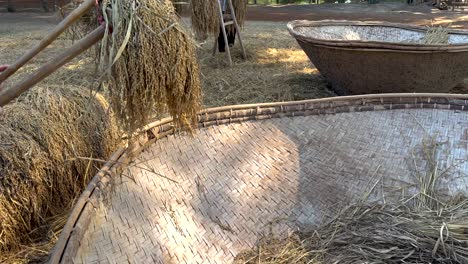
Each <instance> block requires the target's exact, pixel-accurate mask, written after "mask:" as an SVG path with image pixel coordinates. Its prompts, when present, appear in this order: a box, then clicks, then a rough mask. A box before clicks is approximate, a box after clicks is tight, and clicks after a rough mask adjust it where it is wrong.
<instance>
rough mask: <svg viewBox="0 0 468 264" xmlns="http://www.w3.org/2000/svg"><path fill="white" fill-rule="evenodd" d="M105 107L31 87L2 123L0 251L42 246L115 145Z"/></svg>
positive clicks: (79, 95) (75, 92)
mask: <svg viewBox="0 0 468 264" xmlns="http://www.w3.org/2000/svg"><path fill="white" fill-rule="evenodd" d="M111 120H112V119H111V117H110V114H109V112H108V104H107V103H106V101H105V100H104V98H103V97H102V96H100V95H95V96H93V95H91V93H90V91H87V90H85V89H82V88H74V87H70V86H69V87H61V86H60V87H58V86H54V87H48V88H41V87H35V88H34V89H32V90H31V91H30V92H28V93H26V94H25V95H23V96H21V97H20V98H19V99H18V100H17V101H16V102H14V103H11V104H9V105H7V106H5V108H4V113H3V115H2V116H1V117H0V138H1V139H2V141H1V143H0V175H1V176H2V177H1V178H0V251H2V252H8V251H12V250H17V249H21V247H22V245H26V244H30V243H34V242H42V241H44V240H47V239H50V237H49V238H48V237H45V234H47V230H48V229H49V226H47V225H46V224H47V220H48V219H49V218H50V217H54V216H57V215H61V214H63V213H64V211H66V210H67V208H70V206H71V205H72V203H73V200H74V199H75V198H76V197H77V195H78V194H79V193H80V192H81V190H82V189H83V187H84V186H86V184H87V183H88V181H89V179H90V177H92V176H93V175H94V173H95V171H96V169H95V166H96V165H98V166H99V165H100V164H93V163H90V162H89V161H85V160H76V159H75V158H76V157H77V156H84V157H93V158H106V157H108V156H109V154H110V153H111V152H112V151H113V150H114V149H115V147H116V144H117V143H118V142H119V133H118V130H117V128H116V126H115V123H113V122H112V121H111Z"/></svg>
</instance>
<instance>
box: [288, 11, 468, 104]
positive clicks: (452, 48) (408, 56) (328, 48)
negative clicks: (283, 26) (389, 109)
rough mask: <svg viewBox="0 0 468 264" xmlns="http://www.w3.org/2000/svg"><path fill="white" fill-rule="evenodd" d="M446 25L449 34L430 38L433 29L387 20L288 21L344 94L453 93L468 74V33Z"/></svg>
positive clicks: (312, 56) (304, 48)
mask: <svg viewBox="0 0 468 264" xmlns="http://www.w3.org/2000/svg"><path fill="white" fill-rule="evenodd" d="M440 29H441V31H445V36H443V34H439V37H440V39H439V40H438V39H437V38H434V37H432V38H431V39H428V38H427V34H428V33H427V32H428V28H427V27H420V26H410V25H403V24H393V23H387V22H354V21H333V20H325V21H292V22H290V23H289V24H288V30H289V32H290V33H291V35H292V36H293V37H294V38H296V40H297V42H298V43H299V45H300V46H301V47H302V49H303V50H304V51H305V53H306V54H307V56H308V57H309V58H310V60H311V61H312V63H313V64H314V65H315V66H316V67H317V69H318V70H319V71H320V73H321V74H322V75H324V76H325V78H326V79H327V80H328V82H330V83H331V84H332V86H333V88H334V89H335V90H336V92H337V93H338V94H340V95H347V94H370V93H405V92H408V93H412V92H419V93H424V92H426V93H440V92H448V91H449V90H450V89H452V88H454V87H455V86H456V85H457V84H458V83H460V82H461V81H462V80H463V79H464V78H465V77H467V72H468V63H467V61H468V31H467V30H449V29H442V28H440ZM435 31H436V32H437V30H435ZM436 36H437V35H436ZM426 41H429V43H435V44H424V43H427V42H426ZM444 42H445V44H444ZM437 43H440V44H437Z"/></svg>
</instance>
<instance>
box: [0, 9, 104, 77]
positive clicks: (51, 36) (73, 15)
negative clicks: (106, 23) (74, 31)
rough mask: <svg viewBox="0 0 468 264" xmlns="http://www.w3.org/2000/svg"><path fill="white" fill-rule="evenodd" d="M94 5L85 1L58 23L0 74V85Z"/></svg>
mask: <svg viewBox="0 0 468 264" xmlns="http://www.w3.org/2000/svg"><path fill="white" fill-rule="evenodd" d="M95 3H96V1H95V0H86V1H84V2H83V3H82V4H81V5H80V6H79V7H78V8H76V9H75V10H73V12H71V13H70V14H69V15H68V16H67V17H66V18H65V19H64V20H62V22H60V24H58V25H57V27H55V28H54V30H53V31H52V32H50V33H49V34H48V35H47V36H46V37H45V38H44V39H42V40H41V42H39V44H37V45H36V46H35V47H34V48H32V49H31V50H29V51H28V52H27V53H26V54H24V55H23V56H21V57H20V58H19V59H18V60H17V61H16V62H15V63H13V64H11V65H10V66H9V67H8V69H6V70H5V71H4V72H2V73H1V74H0V83H2V82H3V81H5V80H6V79H7V78H8V77H10V76H11V75H13V74H14V73H15V72H16V71H18V70H19V69H20V68H21V67H22V66H23V65H25V64H26V63H27V62H28V61H30V60H31V59H32V58H34V56H36V55H37V54H38V53H39V52H41V51H42V50H44V49H45V48H46V47H47V46H49V45H50V43H52V42H53V41H54V40H55V39H57V38H58V36H60V34H62V33H63V32H64V31H65V30H66V29H67V28H68V27H70V26H71V25H72V24H73V23H74V22H76V21H77V20H78V19H79V18H80V17H82V16H83V15H84V14H85V13H86V12H88V11H89V10H90V9H91V8H92V7H93V6H94V5H95Z"/></svg>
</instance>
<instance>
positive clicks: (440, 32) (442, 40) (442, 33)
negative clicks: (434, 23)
mask: <svg viewBox="0 0 468 264" xmlns="http://www.w3.org/2000/svg"><path fill="white" fill-rule="evenodd" d="M421 43H422V44H448V43H449V32H448V29H447V28H444V27H430V28H429V29H428V30H427V32H426V35H424V37H423V38H422V39H421Z"/></svg>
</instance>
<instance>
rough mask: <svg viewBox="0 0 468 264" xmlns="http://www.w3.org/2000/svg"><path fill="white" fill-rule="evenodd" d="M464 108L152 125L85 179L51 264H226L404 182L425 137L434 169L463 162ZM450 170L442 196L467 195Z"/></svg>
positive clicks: (282, 109) (354, 100) (343, 102)
mask: <svg viewBox="0 0 468 264" xmlns="http://www.w3.org/2000/svg"><path fill="white" fill-rule="evenodd" d="M467 110H468V96H465V95H448V94H388V95H361V96H349V97H339V98H327V99H316V100H308V101H300V102H287V103H267V104H258V105H240V106H230V107H220V108H213V109H208V110H205V111H204V112H202V113H201V114H200V116H199V127H200V128H199V130H198V131H197V132H196V134H194V135H189V134H185V133H178V132H175V131H174V129H173V124H172V120H170V119H165V120H162V121H158V122H155V123H153V124H150V125H148V126H147V127H146V128H145V129H144V131H143V132H142V134H141V136H140V138H139V142H138V143H135V145H133V146H131V147H129V148H127V149H123V148H121V149H119V150H118V151H116V152H115V153H114V155H113V156H112V157H111V158H110V160H109V162H108V163H107V164H106V165H105V166H104V167H103V168H102V170H101V171H100V172H99V173H98V174H97V175H96V176H95V177H94V178H93V180H92V182H91V183H90V184H89V186H88V188H87V189H86V190H85V191H84V193H83V194H82V196H81V197H80V199H79V200H78V202H77V203H76V206H75V207H74V209H73V211H72V213H71V215H70V216H69V219H68V222H67V224H66V226H65V228H64V230H63V232H62V235H61V238H60V240H59V242H58V243H57V245H56V247H55V249H54V251H53V254H52V263H59V262H61V263H231V262H232V260H233V259H234V257H235V256H236V255H237V254H238V253H239V252H241V251H242V250H245V249H249V248H251V247H253V246H254V244H255V243H256V241H257V239H258V238H259V236H260V235H261V234H262V233H263V232H265V231H266V230H267V229H268V227H269V225H271V224H272V223H277V224H275V227H274V228H273V230H276V231H277V232H279V233H281V232H285V231H288V230H295V229H297V228H307V227H308V226H311V225H315V224H317V223H319V222H321V221H322V220H323V219H325V218H326V217H327V216H333V215H334V214H335V213H336V212H337V211H338V210H340V208H342V207H343V206H346V205H347V204H349V203H350V202H351V201H353V200H354V199H359V198H360V197H362V194H363V193H364V192H366V191H368V188H369V183H370V182H371V179H376V177H377V178H379V177H380V178H382V179H383V180H385V181H386V183H388V184H394V185H395V186H396V185H398V184H401V182H404V181H406V182H410V181H411V179H412V173H413V171H412V169H411V166H409V165H408V164H413V161H411V162H408V161H409V160H408V159H409V157H410V153H413V150H414V149H415V148H416V147H417V146H418V145H419V144H421V142H422V140H423V138H425V137H431V136H435V137H437V140H439V141H440V142H445V143H444V145H445V146H446V147H447V148H448V149H449V150H450V151H442V153H444V154H441V156H440V157H439V159H440V162H441V164H442V163H444V164H447V165H450V164H451V163H452V162H454V161H460V160H462V159H466V155H467V154H468V150H467V149H468V148H467V147H468V114H467ZM131 154H132V155H131ZM459 164H460V166H458V167H457V170H456V171H453V172H452V173H450V175H451V176H450V177H448V178H447V179H446V180H445V181H444V184H445V185H446V186H445V188H446V189H447V190H448V192H450V193H453V194H454V193H457V192H460V191H465V190H466V187H467V184H466V183H465V182H464V181H463V179H464V178H463V177H460V175H466V173H468V164H467V163H459ZM279 220H281V221H279Z"/></svg>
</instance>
